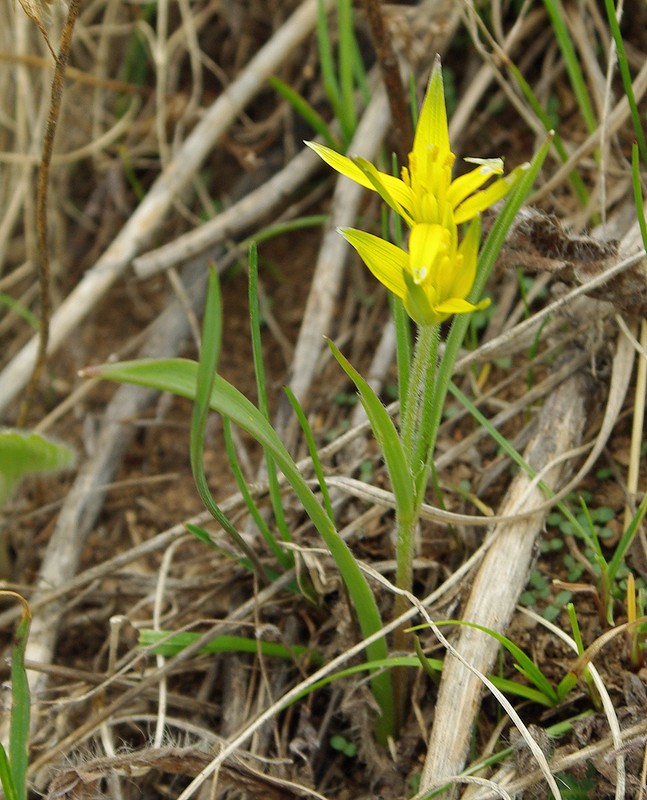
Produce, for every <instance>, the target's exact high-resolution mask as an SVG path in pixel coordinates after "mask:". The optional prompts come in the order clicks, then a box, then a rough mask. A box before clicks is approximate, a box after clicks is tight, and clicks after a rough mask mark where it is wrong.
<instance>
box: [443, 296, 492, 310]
mask: <svg viewBox="0 0 647 800" xmlns="http://www.w3.org/2000/svg"><path fill="white" fill-rule="evenodd" d="M489 305H490V298H489V297H484V298H483V300H481V301H479V302H478V303H470V302H469V300H461V299H460V297H452V298H451V299H450V300H445V301H444V302H442V303H438V305H437V306H434V311H435V312H436V313H437V314H469V313H471V312H472V311H480V310H481V309H482V308H487V307H488V306H489Z"/></svg>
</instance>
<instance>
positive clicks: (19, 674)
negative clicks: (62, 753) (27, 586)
mask: <svg viewBox="0 0 647 800" xmlns="http://www.w3.org/2000/svg"><path fill="white" fill-rule="evenodd" d="M0 596H2V597H7V598H11V599H13V600H17V601H18V602H19V603H20V604H21V605H22V617H21V619H20V622H19V623H18V626H17V628H16V633H15V635H14V641H13V649H12V651H11V717H10V722H9V753H8V754H7V752H6V750H5V749H4V748H2V750H1V752H0V780H1V782H2V786H3V788H4V789H5V792H6V793H7V790H8V797H11V796H13V797H15V798H16V800H27V767H28V766H29V715H30V691H29V681H28V680H27V672H26V670H25V650H26V649H27V639H28V637H29V628H30V626H31V611H30V608H29V605H28V603H27V601H26V600H25V599H24V598H23V597H22V596H21V595H19V594H17V593H16V592H12V591H9V590H0ZM12 792H13V795H12Z"/></svg>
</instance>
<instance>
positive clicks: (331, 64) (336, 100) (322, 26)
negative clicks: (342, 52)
mask: <svg viewBox="0 0 647 800" xmlns="http://www.w3.org/2000/svg"><path fill="white" fill-rule="evenodd" d="M317 44H318V49H319V64H320V66H321V78H322V80H323V85H324V90H325V92H326V96H327V97H328V101H329V102H330V105H331V107H332V110H333V114H334V115H335V118H336V119H337V120H338V121H339V124H340V127H341V131H342V138H343V140H344V143H345V144H348V143H349V142H350V140H351V138H352V135H353V132H352V130H347V129H346V126H345V120H344V114H343V110H342V99H341V91H340V88H339V82H338V80H337V75H336V72H335V60H334V57H333V49H332V43H331V41H330V31H329V30H328V15H327V14H326V7H325V4H324V2H323V0H318V4H317Z"/></svg>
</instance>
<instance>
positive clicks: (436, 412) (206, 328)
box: [83, 60, 550, 742]
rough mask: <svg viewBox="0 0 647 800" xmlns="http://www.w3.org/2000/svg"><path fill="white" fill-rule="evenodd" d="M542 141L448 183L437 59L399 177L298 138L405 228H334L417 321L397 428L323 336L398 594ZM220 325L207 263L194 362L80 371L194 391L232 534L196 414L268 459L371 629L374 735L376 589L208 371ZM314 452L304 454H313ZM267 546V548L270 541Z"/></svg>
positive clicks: (383, 697) (383, 724)
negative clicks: (513, 165) (369, 459)
mask: <svg viewBox="0 0 647 800" xmlns="http://www.w3.org/2000/svg"><path fill="white" fill-rule="evenodd" d="M549 144H550V142H549V141H547V142H546V143H545V144H544V146H543V147H542V148H541V150H540V151H539V153H538V154H537V156H536V158H535V159H534V161H533V163H532V164H529V165H528V164H526V165H523V166H521V167H518V168H517V169H516V170H514V171H513V172H511V173H510V174H509V175H507V176H505V177H504V176H503V162H502V161H501V159H499V158H484V159H470V161H471V162H472V163H474V164H475V165H476V166H475V168H474V169H472V170H471V171H470V172H468V173H467V174H466V175H463V176H460V177H457V178H455V179H453V178H452V168H453V165H454V161H455V156H454V154H453V153H452V151H451V149H450V144H449V134H448V127H447V113H446V109H445V100H444V90H443V81H442V73H441V67H440V61H439V60H437V61H436V64H435V66H434V69H433V72H432V75H431V78H430V81H429V86H428V90H427V94H426V97H425V100H424V103H423V106H422V108H421V113H420V118H419V122H418V126H417V129H416V132H415V139H414V144H413V150H412V152H411V154H410V155H409V162H408V166H407V167H404V168H403V169H402V173H401V176H400V177H399V178H397V177H393V176H391V175H388V174H386V173H384V172H380V171H379V170H378V169H377V168H376V167H374V166H373V165H372V164H370V163H369V162H367V161H364V160H361V159H352V158H348V157H346V156H343V155H340V154H338V153H336V152H335V151H334V150H331V149H329V148H327V147H324V146H322V145H319V144H314V143H309V146H310V147H312V148H313V149H314V150H315V151H316V152H317V153H318V154H319V155H320V156H321V157H322V158H323V159H324V160H325V161H327V162H328V163H329V164H330V165H331V166H333V167H334V168H335V169H337V170H338V171H339V172H341V173H342V174H344V175H346V176H347V177H349V178H351V179H353V180H355V181H357V182H358V183H360V184H361V185H362V186H365V187H366V188H368V189H371V190H374V191H376V192H378V193H379V195H380V196H381V197H382V198H383V199H384V201H385V202H386V203H387V204H388V206H389V207H390V208H391V209H392V210H393V211H394V212H395V213H396V214H398V215H399V216H400V217H401V218H402V219H403V220H404V221H405V222H406V224H407V225H408V226H409V229H410V231H409V238H408V248H407V249H403V248H401V247H398V246H397V245H394V244H392V243H391V242H388V241H386V240H385V239H381V238H379V237H377V236H374V235H373V234H371V233H368V232H365V231H360V230H355V229H352V228H346V229H344V230H342V231H341V234H342V235H343V236H344V237H345V238H346V239H347V240H348V241H349V242H350V244H352V245H353V247H355V249H356V250H357V251H358V253H359V254H360V256H361V257H362V259H363V260H364V262H365V263H366V265H367V266H368V268H369V269H370V270H371V272H372V273H373V274H374V275H375V277H376V278H377V279H378V280H379V281H381V282H382V283H383V284H384V285H385V286H386V287H387V288H388V289H389V290H390V291H392V292H393V294H394V295H395V296H396V298H398V302H400V301H401V303H402V306H400V309H399V310H398V315H399V317H400V319H402V320H405V319H406V318H405V316H404V313H400V312H401V309H402V308H404V309H405V310H406V313H407V314H408V315H409V317H410V318H411V319H412V320H413V321H414V322H415V323H416V325H417V327H418V336H417V342H416V346H415V348H414V349H413V352H412V353H411V349H410V348H409V347H408V344H407V345H406V346H401V347H399V348H398V350H399V363H398V374H399V382H400V385H399V395H400V403H401V406H400V424H399V426H397V427H396V424H395V422H394V421H393V420H392V419H391V417H390V416H389V414H388V413H387V411H386V409H385V407H384V406H383V405H382V403H381V401H380V400H379V398H378V397H377V396H376V395H375V393H374V392H373V390H372V389H371V387H370V386H369V384H368V383H367V382H366V381H365V380H364V378H363V377H362V376H361V375H360V374H359V372H357V370H355V368H354V367H353V366H352V365H351V364H350V363H349V362H348V361H347V360H346V359H345V358H344V356H343V355H342V354H341V352H340V351H339V350H338V349H337V347H336V346H335V345H334V344H333V343H332V342H331V343H330V347H331V350H332V352H333V354H334V355H335V357H336V359H337V361H338V362H339V364H340V365H341V366H342V368H343V369H344V370H345V372H346V373H347V375H348V376H349V377H350V378H351V379H352V381H353V382H354V384H355V386H356V388H357V391H358V393H359V395H360V398H361V400H362V403H363V404H364V407H365V409H366V411H367V414H368V417H369V419H370V422H371V425H372V429H373V433H374V435H375V437H376V440H377V441H378V443H379V446H380V448H381V451H382V455H383V456H384V460H385V463H386V466H387V469H388V473H389V477H390V480H391V485H392V491H393V494H394V497H395V505H396V527H397V531H396V533H397V537H396V538H397V545H396V549H397V554H396V555H397V574H396V583H397V585H398V587H399V588H400V589H402V590H404V591H405V592H407V591H410V590H411V586H412V563H413V554H414V539H415V532H416V528H417V525H418V521H419V517H420V509H421V506H422V502H423V499H424V497H425V492H426V489H427V484H428V480H429V477H430V474H431V468H432V463H433V454H434V450H435V443H436V435H437V430H438V425H439V422H440V419H441V415H442V408H443V404H444V400H445V396H446V393H447V391H448V387H449V384H450V379H451V375H452V371H453V366H454V362H455V360H456V357H457V354H458V350H459V348H460V346H461V343H462V341H463V338H464V335H465V332H466V330H467V324H468V321H469V314H470V312H472V311H474V310H475V309H478V308H484V307H485V306H486V305H487V304H488V302H489V301H488V300H487V299H485V300H480V299H479V298H480V296H481V294H482V292H483V289H484V286H485V282H486V280H487V277H488V275H489V272H490V270H491V269H492V266H493V265H494V261H495V259H496V256H497V254H498V252H499V250H500V248H501V246H502V244H503V240H504V238H505V235H506V232H507V230H508V228H509V226H510V225H511V223H512V220H513V219H514V216H515V214H516V213H517V211H518V210H519V207H520V206H521V203H522V202H523V200H524V198H525V196H526V194H527V192H528V191H529V189H530V186H531V185H532V182H533V181H534V179H535V177H536V175H537V173H538V171H539V169H540V167H541V164H542V162H543V159H544V157H545V155H546V153H547V150H548V147H549ZM506 195H507V199H506V201H505V204H504V205H503V208H502V209H501V211H500V212H499V214H498V216H497V220H496V222H495V224H494V225H493V227H492V230H491V232H490V234H489V236H488V238H487V240H486V242H485V244H484V246H483V248H482V249H481V251H480V253H479V247H480V233H481V226H480V219H479V215H480V212H481V211H483V210H484V209H486V208H488V207H489V206H491V205H492V204H493V203H494V202H497V201H499V200H501V199H502V198H504V197H506ZM463 227H465V228H466V230H463ZM255 270H256V259H255V250H254V248H252V252H251V257H250V274H251V275H252V279H255V277H254V276H255ZM252 308H253V304H252ZM450 317H453V319H452V320H451V327H450V330H449V334H448V336H447V338H446V340H445V346H444V348H443V355H442V358H439V352H440V348H439V345H440V338H441V324H442V323H443V322H445V321H447V320H448V319H449V318H450ZM398 327H399V336H400V339H401V343H402V342H404V339H405V337H408V336H409V331H408V327H409V326H408V324H407V325H403V324H400V325H399V326H398ZM252 331H254V315H253V313H252ZM220 332H221V306H220V296H219V289H218V281H217V275H216V273H215V271H214V272H212V276H211V279H210V288H209V293H208V299H207V308H206V311H205V318H204V323H203V339H202V346H201V350H200V361H199V363H196V362H195V361H188V360H186V359H170V360H165V361H137V362H125V363H122V364H106V365H103V366H101V367H95V368H92V369H86V370H85V371H84V373H83V374H85V375H86V376H87V375H93V376H98V377H102V378H106V379H110V380H116V381H122V382H128V383H137V384H140V385H145V386H149V387H154V388H158V389H161V390H164V391H170V392H174V393H176V394H179V395H182V396H185V397H190V398H192V399H193V400H194V402H195V411H194V418H193V425H192V436H191V453H192V456H191V463H192V467H193V471H194V475H195V476H196V482H197V484H198V487H199V491H200V494H201V497H202V498H203V500H204V502H205V504H206V506H207V507H208V508H209V510H210V511H211V513H212V514H213V516H214V517H215V518H216V519H217V520H218V522H219V523H220V524H221V525H222V527H223V529H224V530H225V531H226V532H227V533H228V534H229V535H230V536H231V537H232V540H233V541H235V542H236V541H238V539H240V536H239V535H237V531H236V528H235V526H234V525H233V523H231V522H230V521H229V520H227V519H226V517H225V516H224V514H222V511H221V510H220V509H219V508H218V506H217V505H216V503H215V501H214V500H213V498H211V496H210V495H209V493H208V487H207V482H206V479H205V477H204V474H203V470H202V464H201V462H202V449H201V448H202V447H203V446H204V435H203V434H204V426H205V423H206V413H207V412H208V411H209V409H211V410H212V411H217V412H218V413H220V414H221V415H222V416H223V417H224V418H225V419H226V420H228V422H231V423H234V424H236V425H238V426H239V427H241V428H242V429H244V430H245V431H247V432H248V433H249V434H250V435H251V436H253V437H254V438H255V439H256V440H257V441H258V442H259V443H260V444H261V445H262V447H263V449H264V451H265V453H266V455H268V456H269V457H270V458H271V462H272V464H274V465H275V466H276V467H277V468H278V469H279V470H280V471H281V472H282V473H283V474H284V476H285V477H286V479H287V482H288V483H289V484H290V486H291V487H292V490H293V491H294V493H295V495H296V496H297V497H298V499H299V501H300V503H301V504H302V507H303V509H304V512H305V513H306V514H307V515H308V516H309V517H310V519H311V520H312V522H313V524H314V526H315V528H316V529H317V531H318V532H319V534H320V535H321V537H322V540H323V541H324V543H325V545H326V547H327V548H328V549H329V551H330V553H331V555H332V557H333V558H334V560H335V564H336V566H337V568H338V569H339V572H340V575H341V577H342V579H343V581H344V584H345V586H346V589H347V592H348V597H349V599H350V603H351V605H352V607H353V611H354V613H355V615H356V617H357V621H358V625H359V629H360V631H361V634H362V636H363V637H364V638H368V637H370V636H373V637H378V638H376V639H375V641H373V642H372V643H371V644H368V645H367V647H366V653H367V663H368V664H369V669H370V671H371V673H372V675H371V688H372V691H373V694H374V696H375V699H376V701H377V705H378V707H379V714H378V719H377V722H376V738H377V739H378V741H381V742H386V740H387V738H388V737H389V736H392V735H394V734H395V733H396V732H397V727H398V724H397V720H398V718H401V716H402V715H401V713H400V710H401V708H402V707H403V702H404V701H405V699H406V698H405V693H404V691H403V685H401V684H399V691H396V692H394V691H393V681H392V677H391V675H390V674H389V673H388V672H384V671H381V669H378V666H379V667H380V668H381V667H383V666H384V665H385V664H386V662H387V659H388V649H387V646H386V642H385V640H384V638H379V634H380V631H381V629H382V620H381V616H380V611H379V605H378V602H377V598H376V596H375V594H374V593H373V590H372V588H371V587H370V585H369V583H368V581H367V579H366V577H365V575H364V573H363V571H362V570H361V569H360V567H359V564H358V563H357V561H356V560H355V558H354V556H353V554H352V552H351V551H350V549H349V548H348V546H347V544H346V543H345V541H344V540H343V539H342V537H341V536H340V535H339V533H338V531H337V528H336V522H335V519H334V515H333V513H332V507H331V506H330V504H329V503H327V502H326V500H327V493H326V492H325V491H323V488H324V486H323V483H325V478H324V477H323V473H321V475H320V477H319V482H320V486H321V488H322V491H321V498H322V499H320V498H319V497H317V496H316V495H315V494H314V493H313V491H312V489H311V488H310V486H309V485H308V483H307V481H306V480H305V479H304V478H303V476H302V475H301V473H300V471H299V470H298V468H297V467H296V464H295V463H294V461H293V459H292V457H291V456H290V454H289V453H288V452H287V450H286V448H285V446H284V445H283V444H282V442H281V441H280V439H279V437H278V435H277V433H276V431H275V430H274V429H273V427H272V425H271V423H270V420H269V417H268V415H267V414H265V413H263V411H262V409H259V408H258V407H256V406H254V405H253V404H252V403H251V402H250V401H249V400H248V399H247V398H245V397H244V396H243V395H242V394H241V393H240V392H238V391H237V390H236V389H235V388H234V387H233V386H231V384H229V383H227V381H225V380H224V379H223V378H222V377H221V376H220V375H218V374H217V363H218V356H219V348H220ZM227 424H228V423H227ZM313 461H315V462H316V459H315V458H314V456H313ZM322 482H323V483H322ZM279 501H280V497H279ZM279 505H280V502H279ZM275 516H276V509H275ZM284 538H285V537H284ZM277 545H278V546H280V545H279V544H278V542H277ZM246 555H247V560H248V561H249V562H250V563H256V564H258V562H259V559H258V558H254V559H252V558H250V557H249V556H250V554H249V553H246ZM275 555H276V553H275ZM278 561H279V562H280V561H281V560H280V559H278ZM280 566H283V565H282V564H280ZM256 569H257V571H261V572H262V573H263V575H262V577H263V578H264V579H266V580H268V579H271V571H267V570H264V568H263V567H262V565H259V566H257V567H256ZM406 602H407V601H406V600H405V599H404V596H399V597H398V602H397V603H396V609H395V613H396V615H397V614H398V613H399V611H400V610H402V608H403V604H404V603H406ZM394 644H395V648H396V649H397V650H402V649H412V643H411V640H410V639H409V634H406V632H405V631H404V629H401V630H400V631H399V632H398V633H397V635H396V638H395V642H394ZM410 645H411V646H410ZM397 680H398V681H400V678H398V679H397ZM398 706H399V707H400V709H399V708H398Z"/></svg>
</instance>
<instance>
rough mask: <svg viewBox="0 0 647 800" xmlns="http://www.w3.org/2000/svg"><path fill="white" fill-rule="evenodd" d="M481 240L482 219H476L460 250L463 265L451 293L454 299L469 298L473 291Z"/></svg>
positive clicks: (456, 276)
mask: <svg viewBox="0 0 647 800" xmlns="http://www.w3.org/2000/svg"><path fill="white" fill-rule="evenodd" d="M480 238H481V219H480V217H475V218H474V219H473V220H472V223H471V225H470V226H469V228H468V229H467V233H466V234H465V236H464V237H463V241H462V242H461V243H460V247H459V248H458V255H459V258H460V260H461V264H460V269H457V270H456V274H455V276H454V284H453V287H452V288H453V291H452V292H451V294H452V296H453V297H467V295H468V294H469V293H470V292H471V291H472V286H474V279H475V278H476V264H477V260H478V252H479V241H480Z"/></svg>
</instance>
